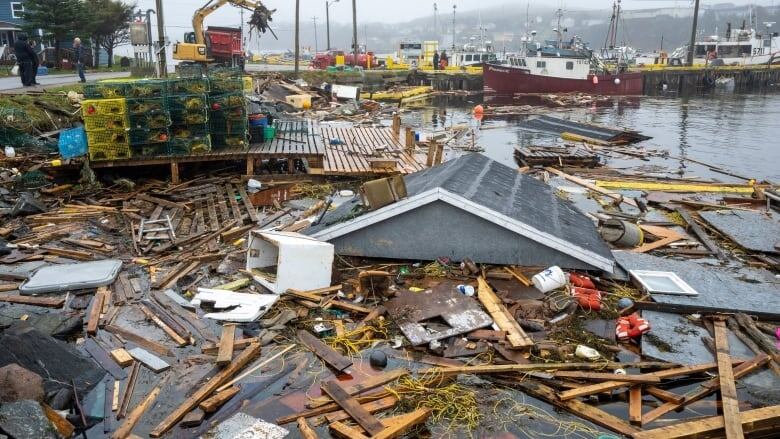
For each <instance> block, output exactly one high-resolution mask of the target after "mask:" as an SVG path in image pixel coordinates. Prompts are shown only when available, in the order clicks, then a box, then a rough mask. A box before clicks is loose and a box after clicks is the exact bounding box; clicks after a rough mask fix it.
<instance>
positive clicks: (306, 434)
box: [298, 418, 318, 439]
mask: <svg viewBox="0 0 780 439" xmlns="http://www.w3.org/2000/svg"><path fill="white" fill-rule="evenodd" d="M298 431H299V432H300V433H301V437H303V439H318V436H317V433H316V432H315V431H314V429H313V428H311V426H310V425H309V423H308V422H306V418H298Z"/></svg>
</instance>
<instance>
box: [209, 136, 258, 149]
mask: <svg viewBox="0 0 780 439" xmlns="http://www.w3.org/2000/svg"><path fill="white" fill-rule="evenodd" d="M211 148H212V149H213V150H220V149H233V148H239V149H247V148H249V139H248V137H247V134H246V132H244V133H243V134H226V133H211Z"/></svg>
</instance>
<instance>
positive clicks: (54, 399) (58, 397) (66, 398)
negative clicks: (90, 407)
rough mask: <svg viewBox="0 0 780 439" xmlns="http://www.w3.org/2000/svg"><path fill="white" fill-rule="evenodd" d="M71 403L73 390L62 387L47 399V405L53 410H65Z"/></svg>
mask: <svg viewBox="0 0 780 439" xmlns="http://www.w3.org/2000/svg"><path fill="white" fill-rule="evenodd" d="M72 403H73V390H72V389H71V388H70V387H63V388H61V389H60V390H58V391H57V393H55V394H54V395H53V396H51V398H50V399H49V406H51V408H53V409H54V410H65V409H67V408H68V407H70V406H71V404H72Z"/></svg>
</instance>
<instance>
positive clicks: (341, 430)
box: [329, 421, 369, 439]
mask: <svg viewBox="0 0 780 439" xmlns="http://www.w3.org/2000/svg"><path fill="white" fill-rule="evenodd" d="M329 427H330V430H331V431H332V432H333V433H336V435H338V436H340V437H344V438H348V439H369V437H368V436H366V435H364V434H363V433H362V432H361V431H360V430H358V429H356V428H352V427H350V426H348V425H347V424H344V423H342V422H340V421H336V422H334V423H332V424H330V426H329Z"/></svg>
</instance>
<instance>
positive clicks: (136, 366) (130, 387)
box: [116, 354, 141, 420]
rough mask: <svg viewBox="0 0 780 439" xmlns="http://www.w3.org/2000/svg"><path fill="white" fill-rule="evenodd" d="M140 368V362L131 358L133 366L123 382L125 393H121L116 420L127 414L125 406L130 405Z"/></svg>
mask: <svg viewBox="0 0 780 439" xmlns="http://www.w3.org/2000/svg"><path fill="white" fill-rule="evenodd" d="M128 355H129V354H128ZM140 369H141V362H140V361H135V360H133V368H132V369H131V370H130V377H129V378H128V379H127V383H126V384H125V393H123V394H122V402H121V403H120V404H119V410H118V411H117V413H116V419H117V420H120V419H122V418H124V417H125V415H126V414H127V407H128V406H129V405H130V400H131V399H132V398H133V391H134V390H135V383H136V381H138V373H139V372H140Z"/></svg>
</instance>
